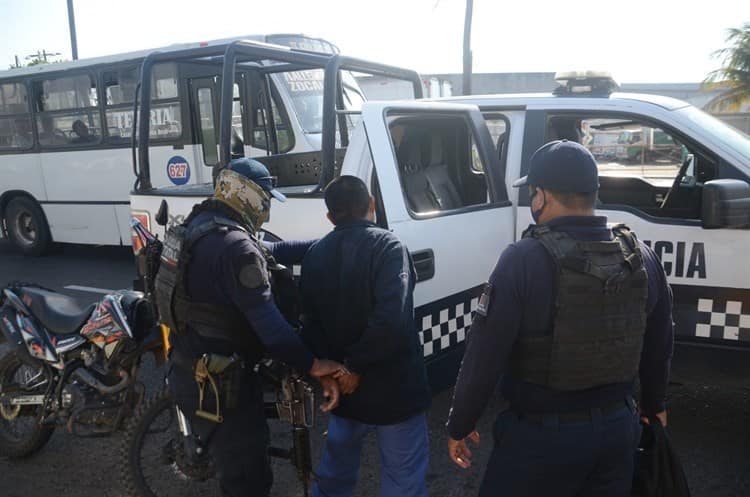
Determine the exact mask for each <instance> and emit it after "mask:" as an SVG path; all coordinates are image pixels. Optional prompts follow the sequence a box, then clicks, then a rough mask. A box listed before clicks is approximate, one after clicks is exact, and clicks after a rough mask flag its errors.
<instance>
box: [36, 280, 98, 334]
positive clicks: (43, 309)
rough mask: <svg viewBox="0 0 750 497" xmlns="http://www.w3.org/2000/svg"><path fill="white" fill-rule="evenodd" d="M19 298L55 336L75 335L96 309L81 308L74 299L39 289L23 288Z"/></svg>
mask: <svg viewBox="0 0 750 497" xmlns="http://www.w3.org/2000/svg"><path fill="white" fill-rule="evenodd" d="M21 296H22V300H23V302H24V303H25V304H26V305H27V306H28V307H29V309H30V310H31V312H32V313H33V314H34V317H36V318H37V319H38V320H39V322H40V323H41V324H42V326H44V327H45V328H47V329H48V330H49V331H51V332H52V333H55V334H57V335H70V334H73V333H76V332H77V331H78V330H79V329H80V328H81V327H82V326H83V324H84V323H85V322H86V320H87V319H88V318H89V316H91V313H92V312H93V311H94V308H95V307H96V304H91V305H89V306H88V307H85V308H81V306H79V305H78V303H77V302H76V301H75V299H73V298H71V297H68V296H66V295H63V294H61V293H56V292H51V291H48V290H42V289H41V288H33V287H23V288H21Z"/></svg>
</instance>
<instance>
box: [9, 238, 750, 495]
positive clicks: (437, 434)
mask: <svg viewBox="0 0 750 497" xmlns="http://www.w3.org/2000/svg"><path fill="white" fill-rule="evenodd" d="M132 274H133V265H132V260H131V256H130V252H129V249H127V248H125V249H123V248H94V247H75V246H66V247H63V248H62V249H60V250H59V251H58V252H57V253H55V254H53V255H51V256H48V257H43V258H38V259H26V258H23V257H20V256H16V255H13V254H12V252H11V251H10V250H9V247H8V246H7V244H4V243H3V242H2V241H0V283H4V282H5V281H7V280H14V279H24V280H31V281H37V282H39V283H41V284H44V285H46V286H49V287H52V288H54V289H57V290H61V291H63V292H65V293H67V294H69V295H72V296H74V297H76V298H77V299H79V300H80V301H81V303H86V302H89V301H92V300H95V299H96V298H97V295H96V294H95V293H88V292H82V291H79V290H71V289H65V287H66V286H70V285H77V286H86V287H95V288H103V289H111V288H122V287H127V286H128V284H129V282H130V280H131V279H132ZM748 353H750V352H736V351H727V350H716V349H699V348H695V347H688V346H678V347H677V349H676V352H675V361H674V365H673V366H674V367H673V383H672V385H671V386H670V389H669V406H670V411H671V413H670V425H671V431H672V434H673V438H674V442H675V444H676V446H677V448H678V450H679V451H680V453H681V454H682V456H683V459H684V461H683V462H684V464H685V467H686V469H687V472H688V478H689V480H690V484H691V487H692V490H693V495H694V496H695V497H741V496H743V497H746V496H748V495H750V457H748V447H750V423H749V421H750V361H748V357H750V356H748ZM145 374H146V376H147V378H146V379H147V383H148V384H149V385H150V386H152V387H153V386H154V385H157V384H158V383H159V377H160V375H161V372H160V371H158V370H156V369H154V368H153V367H152V366H149V367H147V368H146V370H145ZM450 398H451V396H450V392H443V393H441V394H439V395H437V396H436V397H435V398H434V400H433V404H432V407H431V409H430V411H429V426H430V431H431V447H430V453H431V464H430V472H429V475H428V484H429V489H430V494H431V495H433V496H440V497H443V496H448V497H459V496H471V495H476V491H477V489H478V486H479V482H480V479H481V475H482V471H481V468H482V467H483V466H484V464H485V462H486V460H487V458H488V456H489V451H490V448H491V439H490V433H491V424H492V419H493V417H494V415H495V414H496V413H497V412H498V411H499V410H500V409H501V407H502V404H501V402H500V400H498V399H495V400H493V401H492V402H490V405H489V406H488V409H487V411H486V413H485V415H484V416H483V417H482V419H481V421H480V423H479V426H478V429H479V431H480V433H481V434H482V435H483V436H484V441H483V443H482V445H481V446H480V447H479V448H478V449H477V451H476V456H475V457H476V460H477V464H476V465H475V467H474V468H472V469H470V470H469V471H461V470H458V469H457V468H455V467H454V466H453V465H452V463H451V462H450V461H449V460H448V457H447V455H446V453H445V435H444V430H443V423H444V422H445V417H446V414H447V412H448V408H449V406H450ZM324 421H325V420H324V419H320V420H319V422H318V425H317V426H316V428H315V429H314V434H313V441H314V445H315V454H316V458H317V454H319V449H320V444H321V441H322V433H323V430H324V425H325V422H324ZM274 439H275V440H279V441H281V443H285V442H286V441H288V436H287V434H286V430H281V429H279V428H275V429H274ZM120 442H121V436H120V435H115V436H114V437H111V438H104V439H76V438H74V437H73V436H72V435H69V434H67V433H65V431H64V430H62V429H59V430H58V431H57V432H56V433H55V435H54V436H53V437H52V439H51V441H50V443H49V444H48V445H47V446H46V447H45V448H44V449H43V450H42V451H41V453H40V454H38V455H37V456H35V457H33V458H31V459H28V460H25V461H7V460H2V459H0V497H53V496H59V495H66V494H67V495H70V496H75V497H123V492H122V489H121V488H120V486H119V483H118V480H117V475H118V473H119V460H118V451H119V446H120ZM275 473H276V483H275V485H274V491H273V495H274V496H278V497H288V496H296V495H302V494H301V491H300V490H299V487H298V486H297V485H296V481H295V475H294V472H293V471H292V470H291V468H290V467H289V466H288V464H287V463H285V462H283V461H278V462H276V463H275ZM378 474H379V473H378V465H377V450H376V447H375V445H374V443H373V441H372V440H369V442H368V445H367V447H366V449H365V451H364V453H363V456H362V470H361V481H360V483H359V485H358V487H357V491H356V494H355V495H356V496H357V497H365V496H367V497H369V496H375V495H377V487H378V485H377V481H378ZM165 497H166V496H165ZM174 497H182V496H178V495H176V494H175V496H174Z"/></svg>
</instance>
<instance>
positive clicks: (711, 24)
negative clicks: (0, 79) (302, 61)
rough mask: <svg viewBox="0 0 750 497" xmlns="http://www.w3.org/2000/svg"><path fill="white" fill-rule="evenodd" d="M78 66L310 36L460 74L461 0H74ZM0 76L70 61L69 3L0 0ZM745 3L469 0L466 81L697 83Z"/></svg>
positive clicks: (746, 15)
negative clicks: (542, 75)
mask: <svg viewBox="0 0 750 497" xmlns="http://www.w3.org/2000/svg"><path fill="white" fill-rule="evenodd" d="M74 2H75V14H76V24H77V31H78V52H79V57H80V58H85V57H93V56H98V55H108V54H113V53H120V52H128V51H132V50H138V49H146V48H155V47H160V46H164V45H169V44H172V43H178V42H190V41H201V40H210V39H217V38H226V37H232V36H241V35H247V34H260V33H279V32H286V33H289V32H294V33H305V34H308V35H312V36H319V37H322V38H326V39H328V40H329V41H332V42H333V43H335V44H336V45H338V46H339V48H340V49H341V51H342V53H345V54H348V55H354V56H358V57H363V58H366V59H371V60H375V61H379V62H385V63H389V64H394V65H399V66H404V67H409V68H413V69H416V70H417V71H419V72H420V73H435V72H460V71H461V60H462V37H463V16H464V6H465V4H464V1H463V0H367V1H362V0H343V1H339V0H317V1H316V0H297V1H292V0H269V1H259V0H119V1H114V0H74ZM0 20H1V21H0V22H2V29H0V70H2V69H4V68H7V67H8V66H9V65H10V64H12V63H13V61H14V58H13V57H14V55H19V56H20V57H21V58H23V56H25V55H28V54H31V53H34V52H36V51H37V50H41V49H45V50H48V51H51V52H61V53H62V57H64V58H66V59H69V58H70V57H71V55H70V38H69V34H68V19H67V7H66V0H0ZM747 21H750V2H748V0H713V1H711V2H687V1H685V0H630V1H623V0H618V1H616V2H615V1H610V0H599V1H565V0H555V1H546V0H545V1H542V0H522V1H503V0H475V1H474V29H473V36H472V48H473V52H474V72H527V71H545V72H548V71H549V72H551V71H560V70H571V69H606V70H609V71H611V72H612V74H613V75H614V77H615V79H617V80H618V81H620V82H698V81H701V80H703V78H704V77H705V75H706V74H707V73H708V72H709V71H710V70H712V69H715V68H716V67H717V65H718V63H717V61H715V60H713V59H712V58H711V52H713V51H714V50H716V49H718V48H721V47H723V46H724V38H725V36H726V29H727V28H729V27H732V26H740V25H741V24H742V23H744V22H747Z"/></svg>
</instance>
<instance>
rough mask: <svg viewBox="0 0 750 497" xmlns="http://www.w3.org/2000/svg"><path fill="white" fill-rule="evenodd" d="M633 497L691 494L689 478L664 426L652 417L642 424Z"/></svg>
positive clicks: (671, 496)
mask: <svg viewBox="0 0 750 497" xmlns="http://www.w3.org/2000/svg"><path fill="white" fill-rule="evenodd" d="M632 495H633V497H690V490H689V489H688V484H687V478H686V477H685V471H684V470H683V469H682V464H680V460H679V458H678V457H677V453H676V451H675V450H674V447H672V442H671V440H670V439H669V435H668V434H667V432H666V430H665V429H664V427H663V426H662V425H661V422H659V420H658V419H656V418H652V419H650V420H649V424H648V425H644V426H643V434H642V435H641V443H640V444H639V446H638V453H637V455H636V462H635V475H634V477H633V492H632Z"/></svg>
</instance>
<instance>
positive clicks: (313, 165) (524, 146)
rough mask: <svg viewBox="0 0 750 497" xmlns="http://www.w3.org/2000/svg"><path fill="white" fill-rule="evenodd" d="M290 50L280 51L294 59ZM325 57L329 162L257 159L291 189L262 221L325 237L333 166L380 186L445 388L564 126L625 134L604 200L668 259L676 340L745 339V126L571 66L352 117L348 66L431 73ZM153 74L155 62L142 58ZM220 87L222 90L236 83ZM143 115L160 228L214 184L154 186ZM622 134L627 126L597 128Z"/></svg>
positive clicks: (583, 138)
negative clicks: (545, 81)
mask: <svg viewBox="0 0 750 497" xmlns="http://www.w3.org/2000/svg"><path fill="white" fill-rule="evenodd" d="M284 50H286V55H284V57H282V58H283V59H284V60H282V61H281V62H280V63H289V62H288V61H289V60H291V59H290V58H289V54H290V52H289V50H288V49H284ZM235 52H236V53H235ZM292 52H294V51H292ZM238 53H240V54H244V57H245V58H246V59H247V58H248V57H249V55H248V54H251V53H256V54H257V50H256V49H255V47H254V46H253V44H250V43H242V42H237V43H235V44H234V48H233V49H230V47H228V48H227V51H226V54H225V56H224V58H223V61H224V62H223V64H224V65H223V70H224V74H225V76H226V75H231V74H232V73H233V71H234V68H233V65H234V64H235V60H234V59H237V58H238V56H237V54H238ZM280 53H281V50H279V51H278V53H277V52H273V53H272V52H264V53H263V56H264V57H269V58H270V57H272V56H277V55H279V54H280ZM292 55H302V54H292ZM326 57H327V60H326V61H322V60H307V61H305V62H306V63H309V64H311V65H316V64H317V65H319V66H320V67H325V71H326V72H325V78H324V80H325V90H324V94H325V98H324V108H323V110H322V112H323V138H322V147H323V149H322V151H321V154H320V156H319V157H320V159H315V161H317V162H315V161H313V159H312V156H309V155H305V156H301V157H295V156H294V154H286V155H276V156H266V157H257V159H259V160H261V161H262V162H264V163H266V164H267V165H268V166H269V168H270V169H271V170H272V174H275V175H277V176H278V177H279V180H280V182H279V186H280V189H281V190H282V191H284V192H285V193H286V194H287V196H288V197H289V201H288V202H287V203H286V204H283V205H277V206H276V207H274V208H273V209H272V214H271V221H270V222H269V223H268V224H267V225H264V228H265V229H266V230H268V231H269V232H270V233H272V234H274V235H276V236H278V237H280V238H285V239H294V238H297V239H298V238H309V237H320V236H322V235H324V234H325V233H326V232H327V231H328V230H329V229H330V225H329V224H328V222H327V220H326V219H325V206H324V204H323V201H322V198H321V195H320V191H321V187H322V186H324V185H325V184H326V182H327V181H328V180H329V179H330V178H331V177H332V176H333V175H334V174H350V175H355V176H358V177H360V178H362V179H363V180H364V181H365V182H366V183H367V184H368V185H370V187H371V191H372V193H373V195H374V196H375V198H376V201H377V202H376V204H377V223H378V224H379V225H380V226H382V227H384V228H386V229H390V230H392V231H393V232H395V233H396V234H397V235H398V236H399V237H400V238H401V239H403V240H404V241H405V242H406V244H407V246H408V247H409V249H410V251H411V253H412V256H413V259H414V263H415V266H416V269H417V274H418V283H417V286H416V290H415V306H416V321H417V328H418V333H419V336H420V340H421V342H422V344H423V350H424V357H425V360H426V362H427V367H428V373H429V374H430V379H431V382H432V384H433V387H434V388H438V389H439V388H442V387H445V386H447V385H449V384H452V382H453V381H454V379H455V374H456V371H457V368H458V364H459V362H460V359H461V356H462V353H463V342H464V340H465V338H466V333H467V331H468V329H469V326H470V324H471V318H472V312H473V311H474V310H475V308H476V306H477V299H478V296H479V293H480V289H481V285H482V283H483V282H484V281H485V280H486V278H487V277H488V275H489V273H490V272H491V270H492V268H493V266H494V264H495V262H496V261H497V258H498V256H499V254H500V252H501V251H502V250H503V249H504V248H505V247H506V246H507V245H508V244H509V243H512V242H514V241H515V240H517V239H518V238H519V237H520V235H521V232H522V231H523V230H524V229H525V228H526V226H528V225H529V224H530V223H531V216H530V213H529V209H528V195H527V192H526V191H525V190H520V191H518V190H515V189H513V188H511V187H510V185H511V184H512V182H513V181H514V180H515V179H517V178H518V177H520V176H522V175H524V174H525V173H526V170H527V168H528V162H529V158H530V156H531V154H532V153H533V152H534V150H536V149H537V148H538V147H539V146H541V145H542V144H544V143H545V142H547V141H550V140H555V139H563V138H564V139H568V140H575V141H578V142H580V143H582V144H584V145H586V146H589V147H594V146H595V144H599V143H602V142H603V141H604V142H606V143H609V144H611V145H614V146H615V150H614V151H613V152H612V153H609V152H607V153H599V164H600V174H601V192H600V203H601V205H600V206H599V212H600V213H601V214H606V215H607V216H609V218H610V220H611V221H612V222H625V223H627V224H628V225H630V226H631V227H632V228H633V229H634V230H635V232H636V233H638V235H639V237H640V238H641V239H642V240H644V241H646V243H648V244H650V245H651V247H652V248H653V249H654V250H655V252H656V253H657V254H658V255H659V257H661V259H662V261H663V264H664V267H665V270H666V272H667V274H668V276H669V281H670V283H671V284H672V288H673V290H674V301H675V321H676V324H677V334H678V337H679V338H680V339H683V340H686V341H691V342H695V343H702V344H713V345H733V346H750V263H748V262H747V260H746V259H745V255H744V251H745V250H748V249H750V229H749V228H750V183H749V181H750V138H749V137H748V136H746V135H743V134H742V133H740V132H738V131H735V130H734V129H732V128H730V127H728V126H727V125H725V124H723V123H721V122H720V121H718V120H716V119H714V118H712V117H710V116H708V115H706V114H704V113H703V112H701V111H699V110H698V109H696V108H694V107H691V106H689V105H688V104H685V103H683V102H680V101H678V100H674V99H668V98H662V97H655V96H650V95H635V94H627V93H613V92H612V90H613V89H614V84H613V82H612V80H611V79H610V78H607V77H602V76H600V75H596V74H569V75H565V76H564V77H562V78H561V80H560V83H561V84H560V87H559V89H558V90H557V91H556V92H555V93H553V94H533V95H498V96H471V97H461V98H453V99H449V100H442V101H399V102H367V103H364V104H363V105H362V107H361V113H360V115H359V122H358V124H357V126H356V127H354V129H353V130H350V129H348V127H347V126H346V123H347V121H345V120H344V119H343V118H345V117H350V116H351V114H352V110H351V109H346V108H345V107H344V105H343V102H342V99H341V98H340V95H341V92H340V90H341V88H340V86H341V85H340V81H341V78H339V77H338V73H339V72H340V71H341V70H343V69H349V70H363V71H369V72H370V73H377V74H388V75H389V76H391V77H398V78H401V79H406V80H410V81H413V82H414V88H415V95H416V96H417V97H419V96H420V92H421V89H420V88H417V86H418V85H419V84H420V80H419V77H418V76H416V74H412V73H410V72H408V71H403V70H396V69H395V68H387V67H386V66H380V65H377V64H370V63H365V62H364V61H357V60H354V59H349V58H346V57H342V56H339V55H331V56H326ZM238 60H239V59H238ZM285 61H286V62H285ZM299 64H300V61H299V60H298V61H296V62H295V65H293V66H291V67H298V66H299ZM142 72H143V73H146V74H147V70H146V68H145V65H144V70H143V71H142ZM224 88H225V89H226V90H225V92H223V93H222V94H223V95H224V96H226V95H231V88H230V87H229V86H225V87H224ZM337 88H338V93H337ZM145 102H148V99H145V100H144V103H145ZM230 104H231V101H230V100H229V99H227V98H223V100H222V112H221V116H220V119H221V123H220V127H221V130H222V131H221V133H222V136H221V138H220V140H219V148H220V155H221V157H222V161H221V162H222V163H224V162H225V161H226V160H229V159H230V158H231V152H230V146H229V134H228V132H229V131H228V130H229V126H230V125H231V122H230V121H229V119H228V116H229V114H230V110H231V107H230ZM225 121H226V122H225ZM147 127H148V122H147V121H145V128H143V129H141V130H140V133H139V137H140V138H139V139H140V140H141V146H140V149H139V151H138V152H139V154H138V156H139V164H138V165H137V171H138V173H139V183H138V184H137V186H139V188H136V190H135V191H134V192H133V193H132V195H131V206H132V209H133V214H134V216H137V217H139V218H140V219H141V220H142V221H144V222H145V223H147V224H148V225H149V226H150V227H151V229H153V230H155V231H159V230H160V229H163V228H157V227H156V226H154V222H153V216H154V215H155V213H156V212H157V210H158V209H159V206H160V204H161V201H162V200H166V201H167V203H168V205H169V211H170V222H179V221H181V220H182V219H183V217H184V215H185V214H186V213H187V212H189V210H190V208H191V207H192V205H193V204H195V203H196V202H198V201H200V200H201V199H202V198H204V197H205V196H207V195H209V194H210V192H211V185H193V186H190V187H169V188H160V189H154V188H150V187H146V188H144V187H143V185H144V184H145V185H146V186H148V185H147V183H148V181H147V180H148V172H147V170H148V157H147V155H148V147H147V142H146V146H145V147H144V146H143V145H144V143H143V140H147V137H148V129H147ZM618 132H619V134H621V135H622V139H621V138H620V137H619V136H618V138H617V139H616V140H612V139H611V138H607V139H605V140H602V139H601V138H597V135H599V134H602V135H605V134H606V135H613V134H617V133H618ZM644 137H646V138H644ZM620 142H621V143H620ZM343 147H346V154H345V156H344V157H343V160H342V158H341V151H342V148H343ZM618 147H621V149H620V150H619V151H618V150H617V148H618ZM597 153H598V152H597ZM159 167H164V165H162V164H160V165H159Z"/></svg>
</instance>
